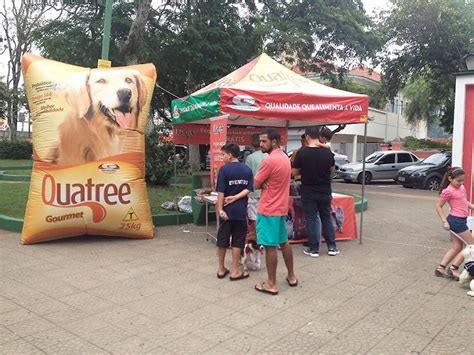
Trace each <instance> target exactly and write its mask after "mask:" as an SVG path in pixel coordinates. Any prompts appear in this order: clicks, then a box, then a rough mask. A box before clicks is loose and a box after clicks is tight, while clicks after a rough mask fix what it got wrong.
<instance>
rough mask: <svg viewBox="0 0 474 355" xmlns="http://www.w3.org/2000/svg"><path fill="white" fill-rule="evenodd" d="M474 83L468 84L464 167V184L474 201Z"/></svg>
mask: <svg viewBox="0 0 474 355" xmlns="http://www.w3.org/2000/svg"><path fill="white" fill-rule="evenodd" d="M473 142H474V85H468V86H466V106H465V112H464V140H463V145H464V147H463V154H462V157H463V159H462V160H463V161H462V168H463V169H464V171H465V172H466V179H465V180H464V185H465V187H466V191H467V197H468V199H469V200H470V202H471V203H473V197H474V196H473V191H474V186H473V185H474V143H473Z"/></svg>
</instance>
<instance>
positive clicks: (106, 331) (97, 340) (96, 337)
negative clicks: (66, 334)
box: [74, 325, 138, 349]
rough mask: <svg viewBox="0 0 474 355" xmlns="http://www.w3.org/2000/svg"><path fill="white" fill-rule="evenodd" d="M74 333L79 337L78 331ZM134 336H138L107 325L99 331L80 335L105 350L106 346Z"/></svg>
mask: <svg viewBox="0 0 474 355" xmlns="http://www.w3.org/2000/svg"><path fill="white" fill-rule="evenodd" d="M137 331H138V330H137ZM74 333H75V334H77V335H78V333H77V330H74ZM134 335H136V332H129V331H126V330H123V329H121V328H118V327H115V326H113V325H107V326H105V327H103V328H100V329H98V330H94V331H90V332H83V333H81V334H80V337H81V338H82V339H84V340H86V341H88V342H89V343H91V344H93V345H95V346H97V347H99V348H102V349H104V348H105V347H106V345H109V344H113V343H118V342H121V341H124V340H125V339H127V338H130V337H132V336H134Z"/></svg>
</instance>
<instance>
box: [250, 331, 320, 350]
mask: <svg viewBox="0 0 474 355" xmlns="http://www.w3.org/2000/svg"><path fill="white" fill-rule="evenodd" d="M324 343H325V341H324V340H323V339H319V338H317V337H313V336H308V335H306V334H303V333H299V332H295V333H291V334H289V335H287V336H284V337H282V338H281V339H279V340H276V341H271V342H270V343H268V344H267V345H266V346H264V347H261V348H260V351H259V353H260V352H261V353H264V354H284V353H286V354H288V353H293V354H309V353H315V352H319V349H321V347H322V346H323V345H324Z"/></svg>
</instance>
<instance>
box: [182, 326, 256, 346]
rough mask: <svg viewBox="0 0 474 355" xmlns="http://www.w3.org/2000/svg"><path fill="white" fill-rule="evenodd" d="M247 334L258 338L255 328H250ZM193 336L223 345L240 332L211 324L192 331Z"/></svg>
mask: <svg viewBox="0 0 474 355" xmlns="http://www.w3.org/2000/svg"><path fill="white" fill-rule="evenodd" d="M247 333H248V334H254V335H257V336H258V334H257V333H256V330H255V328H253V327H251V328H248V329H247ZM191 334H194V335H196V336H197V337H199V338H202V339H205V340H209V341H211V342H213V343H222V342H223V341H225V340H226V339H229V338H231V337H233V336H236V335H237V334H240V332H239V331H238V330H236V329H233V328H231V327H228V326H226V325H224V324H222V323H210V324H207V325H204V326H201V327H197V328H194V329H192V330H191Z"/></svg>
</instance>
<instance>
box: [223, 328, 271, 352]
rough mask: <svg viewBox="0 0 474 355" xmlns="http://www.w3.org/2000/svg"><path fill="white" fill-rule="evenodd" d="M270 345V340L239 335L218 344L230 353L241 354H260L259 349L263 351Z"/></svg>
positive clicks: (243, 334)
mask: <svg viewBox="0 0 474 355" xmlns="http://www.w3.org/2000/svg"><path fill="white" fill-rule="evenodd" d="M270 343H271V340H268V339H263V338H259V337H257V336H255V335H249V334H245V333H241V334H238V335H236V336H233V337H231V338H229V339H227V340H225V341H223V342H222V343H220V346H221V348H222V349H229V350H230V351H231V352H236V353H239V354H242V353H257V352H260V351H261V349H265V348H266V346H267V345H268V344H270Z"/></svg>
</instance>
